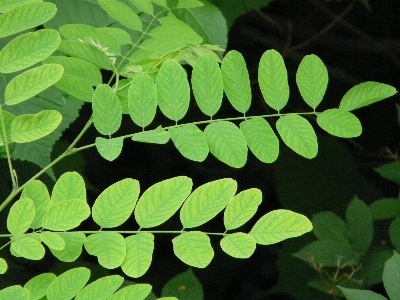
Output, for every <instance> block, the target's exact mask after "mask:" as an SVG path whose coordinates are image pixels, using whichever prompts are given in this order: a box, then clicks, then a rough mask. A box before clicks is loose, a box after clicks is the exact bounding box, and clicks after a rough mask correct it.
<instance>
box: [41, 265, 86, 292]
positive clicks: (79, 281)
mask: <svg viewBox="0 0 400 300" xmlns="http://www.w3.org/2000/svg"><path fill="white" fill-rule="evenodd" d="M89 277H90V270H89V269H87V268H84V267H80V268H74V269H71V270H68V271H66V272H64V273H62V274H61V275H59V276H58V277H57V278H56V279H55V280H54V281H53V282H52V283H51V284H50V286H49V287H48V289H47V293H46V296H47V299H48V300H70V299H72V298H73V297H74V296H75V295H76V294H77V293H78V292H79V291H80V290H81V289H82V288H83V287H84V286H85V285H86V283H87V282H88V281H89Z"/></svg>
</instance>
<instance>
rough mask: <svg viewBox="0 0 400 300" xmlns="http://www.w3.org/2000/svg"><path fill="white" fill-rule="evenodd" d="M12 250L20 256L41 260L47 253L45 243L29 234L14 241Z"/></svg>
mask: <svg viewBox="0 0 400 300" xmlns="http://www.w3.org/2000/svg"><path fill="white" fill-rule="evenodd" d="M11 250H12V251H13V252H15V253H17V254H18V255H19V256H20V257H23V258H26V259H31V260H41V259H42V258H43V257H44V254H45V249H44V247H43V245H42V244H41V243H40V242H39V241H38V240H37V239H34V238H31V237H27V236H23V237H20V238H18V239H16V240H14V241H12V242H11Z"/></svg>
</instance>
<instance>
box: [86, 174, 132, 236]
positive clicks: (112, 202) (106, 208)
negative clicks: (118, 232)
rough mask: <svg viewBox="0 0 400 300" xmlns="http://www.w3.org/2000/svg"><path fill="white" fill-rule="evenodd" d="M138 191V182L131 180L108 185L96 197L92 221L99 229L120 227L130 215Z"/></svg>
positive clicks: (127, 179)
mask: <svg viewBox="0 0 400 300" xmlns="http://www.w3.org/2000/svg"><path fill="white" fill-rule="evenodd" d="M139 190H140V187H139V182H138V181H137V180H133V179H131V178H126V179H123V180H120V181H118V182H116V183H114V184H112V185H110V186H109V187H108V188H106V189H105V190H104V191H103V192H102V193H101V194H100V195H99V196H98V197H97V199H96V201H95V203H94V205H93V208H92V217H93V220H94V221H95V222H96V223H97V224H98V225H99V226H100V227H101V228H114V227H118V226H120V225H121V224H123V223H124V222H125V221H126V220H128V218H129V217H130V215H131V214H132V212H133V209H134V208H135V205H136V202H137V200H138V196H139Z"/></svg>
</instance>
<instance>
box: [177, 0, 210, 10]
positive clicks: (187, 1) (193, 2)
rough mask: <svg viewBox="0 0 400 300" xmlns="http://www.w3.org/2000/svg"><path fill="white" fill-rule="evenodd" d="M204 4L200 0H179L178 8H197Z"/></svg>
mask: <svg viewBox="0 0 400 300" xmlns="http://www.w3.org/2000/svg"><path fill="white" fill-rule="evenodd" d="M201 6H204V3H203V2H201V1H198V0H178V4H177V5H176V7H177V8H195V7H201Z"/></svg>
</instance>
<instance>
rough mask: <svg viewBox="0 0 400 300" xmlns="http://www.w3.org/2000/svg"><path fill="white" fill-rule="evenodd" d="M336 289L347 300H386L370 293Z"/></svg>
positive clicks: (341, 288) (339, 287)
mask: <svg viewBox="0 0 400 300" xmlns="http://www.w3.org/2000/svg"><path fill="white" fill-rule="evenodd" d="M337 287H338V289H340V290H341V292H342V293H343V295H344V296H345V297H346V298H347V300H387V298H385V297H383V296H382V295H379V294H377V293H375V292H372V291H368V290H367V291H365V290H357V289H348V288H345V287H342V286H337Z"/></svg>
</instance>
